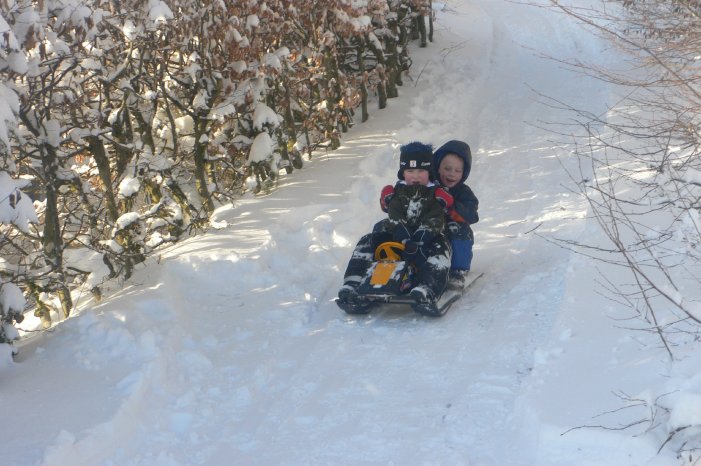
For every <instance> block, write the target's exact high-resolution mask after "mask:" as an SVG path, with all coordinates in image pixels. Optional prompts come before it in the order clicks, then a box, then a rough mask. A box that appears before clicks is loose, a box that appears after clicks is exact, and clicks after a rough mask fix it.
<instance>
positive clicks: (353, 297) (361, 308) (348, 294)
mask: <svg viewBox="0 0 701 466" xmlns="http://www.w3.org/2000/svg"><path fill="white" fill-rule="evenodd" d="M358 285H359V284H358V283H356V282H346V283H344V284H343V286H342V287H341V289H340V290H338V298H337V299H336V305H337V306H338V307H340V308H341V309H343V310H344V311H346V313H348V314H367V313H368V312H370V304H368V303H367V302H364V301H362V300H361V299H360V298H359V296H358V291H357V288H358Z"/></svg>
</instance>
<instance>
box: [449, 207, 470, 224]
mask: <svg viewBox="0 0 701 466" xmlns="http://www.w3.org/2000/svg"><path fill="white" fill-rule="evenodd" d="M448 217H450V219H451V220H452V221H453V222H458V223H467V222H466V221H465V219H464V218H463V217H462V215H460V214H459V213H458V211H457V210H455V209H454V208H453V209H449V210H448Z"/></svg>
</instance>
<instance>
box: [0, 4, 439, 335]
mask: <svg viewBox="0 0 701 466" xmlns="http://www.w3.org/2000/svg"><path fill="white" fill-rule="evenodd" d="M5 4H6V6H7V8H3V11H2V12H0V176H2V177H3V179H2V180H1V181H2V183H0V187H2V189H3V193H0V201H2V204H1V205H2V206H3V207H2V208H3V210H2V211H0V222H2V229H3V230H2V232H0V233H2V234H1V235H0V255H1V256H2V257H3V258H5V260H6V266H4V267H3V269H4V270H3V277H4V278H3V279H4V280H5V282H4V283H14V284H16V285H17V286H20V287H21V289H22V290H23V291H24V294H25V296H26V297H28V298H29V306H30V307H33V308H35V309H36V313H37V314H38V315H39V316H41V317H42V319H43V320H44V322H45V324H46V325H49V324H50V321H51V312H52V311H53V310H55V309H59V308H60V309H62V311H63V315H64V316H67V315H68V313H69V312H70V311H71V308H72V307H73V305H74V304H73V300H72V291H74V289H75V287H76V286H81V285H84V286H88V287H89V288H90V290H91V291H93V293H95V295H96V296H99V292H100V290H99V286H100V283H99V282H100V280H98V278H96V277H99V278H100V279H108V278H110V277H115V276H122V277H129V275H130V274H131V272H132V270H133V267H134V266H135V264H137V263H139V262H140V261H143V260H144V258H145V257H146V256H147V255H148V254H149V253H150V252H151V251H152V250H153V249H154V248H157V247H158V246H159V245H161V244H163V243H166V242H172V241H177V240H178V239H179V238H180V237H182V235H183V234H186V233H188V232H190V231H193V230H196V229H199V228H202V227H204V226H206V225H207V223H208V220H209V215H210V214H211V212H213V211H214V209H215V207H216V205H217V204H218V203H222V202H227V201H228V200H229V199H231V197H232V196H238V195H241V194H242V192H243V191H245V190H246V189H248V187H249V186H250V184H249V183H248V182H247V178H248V177H249V176H250V175H251V174H252V172H251V168H252V166H255V167H256V170H257V173H258V174H260V173H263V175H264V176H266V175H267V176H268V177H271V178H274V177H276V176H277V174H278V171H279V169H280V168H282V167H286V169H287V170H288V171H289V170H291V165H290V163H289V159H292V158H294V157H296V158H295V161H296V162H297V163H296V165H297V166H298V167H299V161H300V160H301V159H299V153H300V152H306V153H307V154H308V156H310V157H311V154H312V151H313V149H314V148H315V147H316V146H317V145H319V144H329V143H330V146H331V148H335V147H336V146H337V145H338V144H339V138H340V134H342V133H343V132H344V131H346V130H347V129H348V127H349V126H350V125H351V124H352V123H353V120H354V114H355V111H356V109H358V108H362V115H363V117H362V119H363V120H364V119H365V118H367V113H368V110H367V108H368V100H372V99H371V97H373V96H374V95H377V96H378V100H379V102H378V103H379V105H380V107H382V106H383V105H384V104H385V103H384V102H385V99H386V98H391V97H394V96H396V95H397V90H396V87H397V86H398V85H401V84H402V81H401V78H402V72H403V71H405V70H406V69H407V68H408V66H409V65H410V63H411V60H410V59H409V58H408V53H407V47H406V46H407V44H408V42H409V41H410V40H411V39H412V38H418V39H420V40H421V45H425V44H426V38H427V31H426V27H427V24H429V25H430V14H429V13H430V9H431V2H430V1H429V0H400V1H397V0H366V1H352V2H351V1H347V0H329V1H324V2H320V1H315V0H314V1H312V0H300V1H296V2H289V1H283V0H265V1H263V0H253V1H247V2H238V1H228V0H225V1H220V0H203V1H200V2H192V1H189V0H149V1H147V2H143V1H140V0H124V1H122V2H117V3H105V2H100V1H87V2H86V1H84V0H80V1H79V0H60V1H59V0H47V1H45V2H40V3H36V2H33V1H31V0H9V1H8V2H5ZM176 13H177V14H176ZM293 155H294V157H293ZM5 188H7V189H5ZM5 191H7V192H5ZM8 203H14V204H13V205H12V206H11V207H6V205H9V204H8ZM35 210H36V213H34V212H35ZM86 250H87V251H92V253H93V255H92V256H91V257H93V259H94V258H95V257H98V258H99V260H97V261H95V260H90V261H82V262H81V261H76V260H74V258H75V257H87V256H88V254H83V253H82V252H81V253H80V254H78V253H75V252H77V251H86ZM95 255H96V256H95ZM96 263H98V264H99V266H98V268H99V270H96V268H95V266H94V264H96ZM8 286H9V285H8ZM13 309H14V308H13Z"/></svg>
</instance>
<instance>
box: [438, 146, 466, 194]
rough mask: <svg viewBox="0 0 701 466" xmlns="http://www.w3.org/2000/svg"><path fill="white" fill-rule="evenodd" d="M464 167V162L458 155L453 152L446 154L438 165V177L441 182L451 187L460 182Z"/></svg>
mask: <svg viewBox="0 0 701 466" xmlns="http://www.w3.org/2000/svg"><path fill="white" fill-rule="evenodd" d="M464 167H465V162H464V161H463V160H462V159H461V158H460V157H458V156H457V155H455V154H446V155H445V157H443V159H441V164H440V166H439V167H438V178H440V180H441V184H442V185H443V186H446V187H448V188H452V187H453V186H455V185H456V184H458V183H460V180H461V179H462V171H463V169H464Z"/></svg>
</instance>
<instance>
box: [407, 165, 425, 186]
mask: <svg viewBox="0 0 701 466" xmlns="http://www.w3.org/2000/svg"><path fill="white" fill-rule="evenodd" d="M404 182H405V183H406V184H409V185H412V184H422V185H424V186H425V185H427V184H428V182H429V175H428V170H424V169H422V168H407V169H406V170H404Z"/></svg>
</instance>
